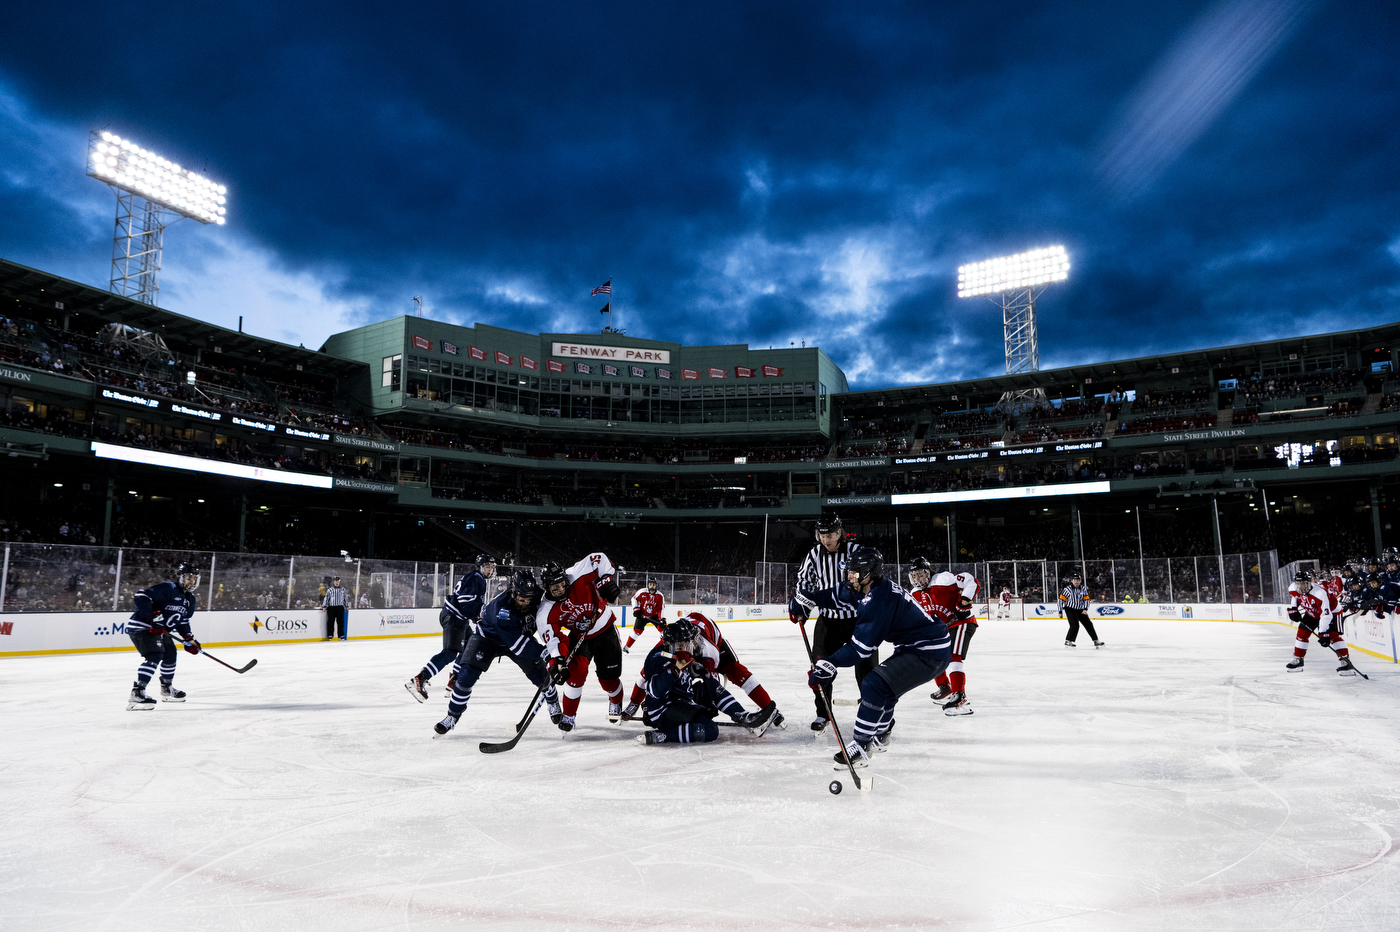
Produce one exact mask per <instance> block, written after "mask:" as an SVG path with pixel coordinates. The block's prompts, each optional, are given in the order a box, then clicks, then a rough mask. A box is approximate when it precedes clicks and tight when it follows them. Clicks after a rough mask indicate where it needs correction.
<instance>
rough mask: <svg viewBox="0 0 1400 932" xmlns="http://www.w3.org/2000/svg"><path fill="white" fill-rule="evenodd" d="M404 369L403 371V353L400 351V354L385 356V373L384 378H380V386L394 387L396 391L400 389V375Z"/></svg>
mask: <svg viewBox="0 0 1400 932" xmlns="http://www.w3.org/2000/svg"><path fill="white" fill-rule="evenodd" d="M402 371H403V354H402V353H400V354H399V355H397V356H385V357H384V374H383V378H382V379H381V380H380V383H379V384H380V386H381V387H383V388H388V389H392V390H394V391H398V390H399V377H400V374H401V373H402Z"/></svg>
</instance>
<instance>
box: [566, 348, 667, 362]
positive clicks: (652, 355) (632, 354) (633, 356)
mask: <svg viewBox="0 0 1400 932" xmlns="http://www.w3.org/2000/svg"><path fill="white" fill-rule="evenodd" d="M550 355H551V356H567V357H569V358H570V359H597V360H611V361H620V362H659V363H669V362H670V361H671V351H670V350H657V349H638V348H637V347H635V346H599V345H597V344H594V343H555V344H554V345H553V347H551V350H550Z"/></svg>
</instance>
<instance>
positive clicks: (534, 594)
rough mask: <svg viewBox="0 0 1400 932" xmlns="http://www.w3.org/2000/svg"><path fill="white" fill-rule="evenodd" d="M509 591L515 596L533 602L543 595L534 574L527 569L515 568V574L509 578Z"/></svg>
mask: <svg viewBox="0 0 1400 932" xmlns="http://www.w3.org/2000/svg"><path fill="white" fill-rule="evenodd" d="M510 591H511V592H513V593H515V594H516V595H517V596H521V597H524V598H526V599H529V600H530V601H531V602H535V601H537V600H538V599H539V597H540V596H542V595H544V590H543V589H541V588H540V584H539V583H538V582H536V581H535V574H534V573H532V572H530V571H529V570H516V571H515V575H514V576H512V577H511V578H510Z"/></svg>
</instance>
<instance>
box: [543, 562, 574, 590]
mask: <svg viewBox="0 0 1400 932" xmlns="http://www.w3.org/2000/svg"><path fill="white" fill-rule="evenodd" d="M540 582H541V583H542V584H543V585H544V591H545V592H546V593H548V592H550V591H551V590H553V588H554V587H555V585H556V584H558V583H563V584H564V585H565V586H567V585H568V584H569V574H568V573H567V572H565V571H564V567H562V566H560V565H559V564H558V563H555V562H554V561H552V560H551V561H550V562H548V563H546V564H545V565H544V569H542V570H540ZM561 595H562V593H561Z"/></svg>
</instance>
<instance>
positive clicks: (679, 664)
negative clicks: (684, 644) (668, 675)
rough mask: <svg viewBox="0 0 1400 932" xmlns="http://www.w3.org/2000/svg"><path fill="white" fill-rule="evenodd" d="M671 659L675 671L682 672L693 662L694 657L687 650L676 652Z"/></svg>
mask: <svg viewBox="0 0 1400 932" xmlns="http://www.w3.org/2000/svg"><path fill="white" fill-rule="evenodd" d="M671 659H672V660H674V661H675V663H676V669H677V670H684V669H685V668H686V667H688V666H690V665H691V664H692V663H694V662H695V655H694V654H692V653H691V652H690V651H688V650H678V651H676V652H675V653H674V654H672V655H671Z"/></svg>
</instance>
